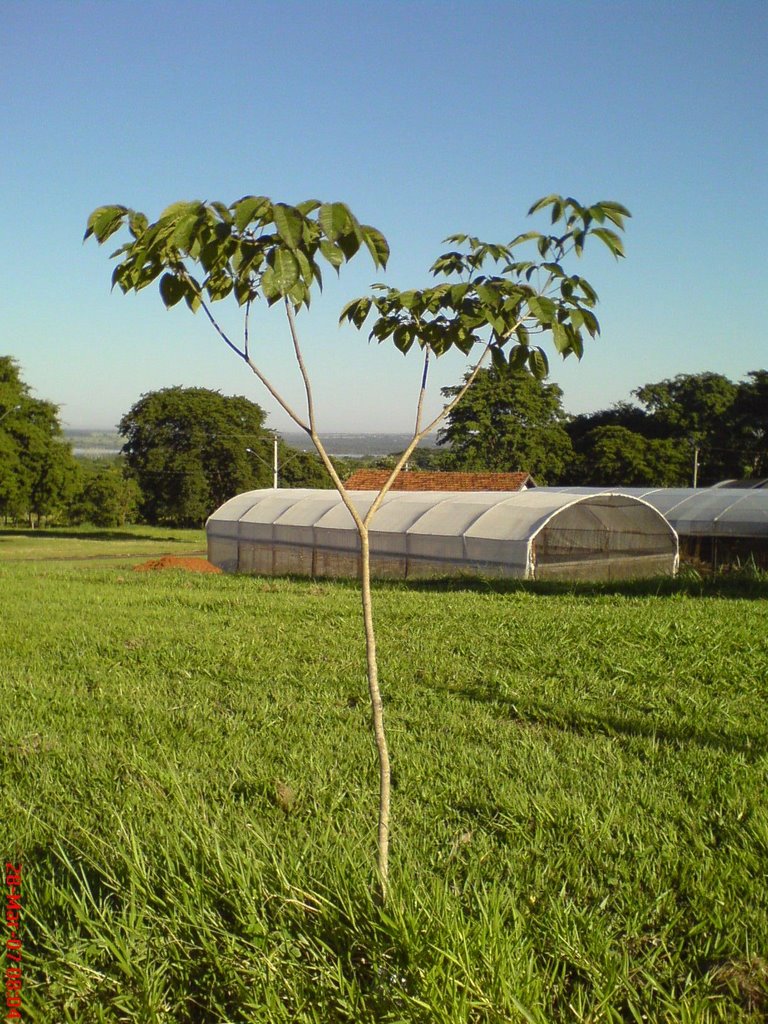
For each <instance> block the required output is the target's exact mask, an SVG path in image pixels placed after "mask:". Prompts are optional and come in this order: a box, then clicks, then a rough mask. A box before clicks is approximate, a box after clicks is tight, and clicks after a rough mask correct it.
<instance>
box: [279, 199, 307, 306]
mask: <svg viewBox="0 0 768 1024" xmlns="http://www.w3.org/2000/svg"><path fill="white" fill-rule="evenodd" d="M272 217H273V219H274V222H275V227H276V228H277V233H278V235H280V237H281V238H282V240H283V241H284V242H285V244H286V245H287V246H288V248H289V249H295V248H296V247H297V246H298V244H299V242H300V241H301V235H302V230H301V229H302V226H303V224H304V218H303V217H302V216H301V214H300V213H299V211H298V210H297V209H296V208H295V207H293V206H287V205H286V204H285V203H275V205H274V206H273V207H272ZM290 287H292V286H290Z"/></svg>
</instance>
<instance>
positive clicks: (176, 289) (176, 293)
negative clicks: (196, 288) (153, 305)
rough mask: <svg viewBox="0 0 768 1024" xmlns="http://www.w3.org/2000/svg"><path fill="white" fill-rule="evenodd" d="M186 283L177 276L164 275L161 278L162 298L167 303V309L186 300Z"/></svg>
mask: <svg viewBox="0 0 768 1024" xmlns="http://www.w3.org/2000/svg"><path fill="white" fill-rule="evenodd" d="M184 291H185V289H184V282H183V281H180V280H179V278H178V277H177V276H176V275H175V274H163V276H162V277H161V278H160V298H161V299H162V300H163V302H164V303H165V308H166V309H170V308H171V306H175V305H176V303H177V302H180V301H181V300H182V299H183V298H184Z"/></svg>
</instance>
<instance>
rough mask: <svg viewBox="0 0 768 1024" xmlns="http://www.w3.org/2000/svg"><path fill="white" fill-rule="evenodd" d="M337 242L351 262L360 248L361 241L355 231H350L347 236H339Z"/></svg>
mask: <svg viewBox="0 0 768 1024" xmlns="http://www.w3.org/2000/svg"><path fill="white" fill-rule="evenodd" d="M336 241H337V243H338V246H339V248H340V249H341V251H342V252H343V253H344V257H345V259H347V260H351V259H352V257H353V256H354V255H355V253H356V252H357V250H358V249H359V248H360V239H359V238H358V236H357V232H355V231H350V232H348V233H347V234H346V235H339V237H338V238H337V240H336Z"/></svg>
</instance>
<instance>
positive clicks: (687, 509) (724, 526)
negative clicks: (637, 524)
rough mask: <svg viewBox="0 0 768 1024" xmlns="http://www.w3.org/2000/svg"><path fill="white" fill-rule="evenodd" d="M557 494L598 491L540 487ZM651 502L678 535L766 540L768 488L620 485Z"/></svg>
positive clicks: (594, 488) (767, 537) (595, 489)
mask: <svg viewBox="0 0 768 1024" xmlns="http://www.w3.org/2000/svg"><path fill="white" fill-rule="evenodd" d="M540 490H543V491H548V492H552V493H559V494H597V493H601V491H600V489H599V488H597V487H543V488H540ZM621 493H622V494H629V495H633V496H634V497H637V498H640V499H642V500H643V501H647V502H648V504H649V505H653V507H654V508H656V509H658V510H659V512H661V513H662V515H663V516H664V517H665V518H666V519H667V521H668V522H669V523H670V524H671V525H672V526H673V527H674V529H675V530H676V531H677V533H678V534H679V535H680V536H681V537H732V538H737V537H744V538H763V539H768V490H763V489H759V488H746V487H745V488H737V487H698V488H693V487H655V488H650V487H622V488H621Z"/></svg>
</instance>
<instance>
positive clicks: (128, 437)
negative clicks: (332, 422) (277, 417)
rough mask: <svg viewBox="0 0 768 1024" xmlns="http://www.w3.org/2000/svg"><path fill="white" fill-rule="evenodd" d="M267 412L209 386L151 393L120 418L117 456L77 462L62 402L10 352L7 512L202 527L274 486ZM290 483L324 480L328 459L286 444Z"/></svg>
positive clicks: (3, 469) (3, 389)
mask: <svg viewBox="0 0 768 1024" xmlns="http://www.w3.org/2000/svg"><path fill="white" fill-rule="evenodd" d="M264 420H265V413H264V411H263V409H261V408H260V407H259V406H258V405H256V404H255V403H253V402H250V401H248V400H247V399H246V398H241V397H228V396H225V395H221V394H219V392H217V391H210V390H208V389H206V388H178V387H176V388H166V389H164V390H162V391H154V392H150V393H149V394H146V395H143V396H142V397H141V399H140V400H139V401H138V402H137V403H136V404H135V405H134V406H133V407H132V408H131V410H130V411H129V412H128V413H126V415H125V416H124V417H123V418H122V420H121V421H120V433H121V434H122V436H123V438H124V441H125V444H124V446H123V454H122V456H120V457H119V458H116V459H104V458H99V459H77V458H75V457H74V455H73V453H72V449H71V447H70V445H69V443H68V442H67V440H66V438H65V437H64V435H63V431H62V428H61V422H60V420H59V415H58V408H57V406H56V405H54V404H53V403H52V402H47V401H42V400H40V399H37V398H33V397H32V395H31V393H30V389H29V387H28V386H27V385H26V384H25V383H24V381H23V380H22V378H21V373H20V370H19V366H18V363H17V362H16V361H15V360H13V359H12V358H10V357H9V356H4V357H0V514H2V515H3V516H4V518H5V519H6V520H9V519H10V520H13V521H15V522H26V523H29V524H30V525H33V526H34V525H40V524H41V523H43V522H45V521H46V520H48V521H51V520H55V521H56V522H57V523H65V524H73V525H76V524H80V523H93V524H94V525H96V526H105V527H112V526H121V525H124V524H125V523H132V522H137V521H139V520H141V521H143V522H147V523H153V524H169V525H171V524H172V525H176V526H199V525H200V523H202V522H203V521H204V520H205V518H206V517H207V516H208V515H209V514H210V513H211V511H213V509H215V508H217V507H218V506H219V505H220V504H221V503H222V502H223V501H225V500H226V499H227V498H230V497H231V496H232V495H233V494H237V493H239V492H240V491H244V490H249V489H251V488H257V487H269V486H271V484H272V459H273V435H272V434H271V433H269V432H268V431H267V430H266V429H265V427H264ZM278 461H279V463H280V466H281V485H282V486H285V487H324V486H327V485H328V477H327V474H326V473H325V470H324V468H323V466H322V464H321V463H320V460H319V459H318V458H317V457H316V456H314V455H311V454H310V453H308V452H302V451H298V450H296V449H293V448H290V447H289V446H288V445H285V444H284V443H283V442H282V441H280V442H279V443H278Z"/></svg>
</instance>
